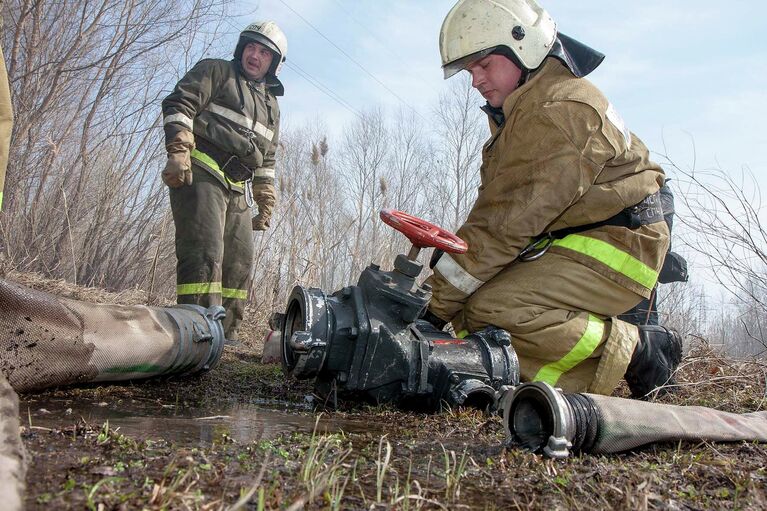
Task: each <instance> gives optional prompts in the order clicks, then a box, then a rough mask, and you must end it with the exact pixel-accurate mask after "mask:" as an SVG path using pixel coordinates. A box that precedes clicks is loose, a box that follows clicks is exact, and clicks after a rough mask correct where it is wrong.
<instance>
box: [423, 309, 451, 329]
mask: <svg viewBox="0 0 767 511" xmlns="http://www.w3.org/2000/svg"><path fill="white" fill-rule="evenodd" d="M421 320H423V321H426V322H427V323H429V324H430V325H432V326H433V327H434V328H436V329H437V330H442V329H443V328H445V325H447V321H445V320H443V319H441V318H439V317H437V316H436V315H434V313H432V312H431V311H430V310H429V309H426V312H424V313H423V316H421Z"/></svg>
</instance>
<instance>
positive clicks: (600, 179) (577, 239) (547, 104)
mask: <svg viewBox="0 0 767 511" xmlns="http://www.w3.org/2000/svg"><path fill="white" fill-rule="evenodd" d="M503 112H504V115H505V122H504V123H503V124H502V125H500V126H498V125H497V124H496V123H495V122H494V121H493V120H492V117H491V119H490V129H491V133H492V135H491V138H490V139H489V140H488V141H487V142H486V144H485V146H484V149H483V153H482V167H481V169H480V177H481V185H480V187H479V193H478V197H477V200H476V202H475V204H474V206H473V207H472V210H471V212H470V213H469V216H468V218H467V220H466V222H465V223H464V225H463V226H462V227H461V228H460V229H459V230H458V233H457V234H458V236H460V237H461V238H463V239H464V240H465V241H466V242H467V243H468V246H469V250H468V252H466V253H465V254H460V255H459V254H451V255H448V254H445V255H444V256H443V257H442V258H441V259H440V260H439V262H438V263H437V265H436V266H435V270H436V271H435V273H434V275H433V276H431V277H430V278H429V281H428V282H429V283H430V284H431V285H432V287H433V292H434V297H433V299H432V301H431V304H430V307H429V308H430V310H431V311H432V312H433V313H434V314H436V315H438V316H440V317H441V318H443V319H445V320H449V319H451V318H453V317H454V316H455V314H456V313H457V312H458V311H460V310H461V308H462V307H463V304H464V303H465V301H466V300H467V299H468V297H469V296H471V294H473V293H474V292H475V291H476V290H477V289H479V287H481V286H482V285H483V284H484V283H485V282H487V281H488V280H490V279H491V278H493V277H494V276H495V275H496V274H498V273H499V272H500V271H501V270H502V269H503V268H505V267H506V266H508V265H510V264H512V263H513V262H514V261H515V259H516V257H517V255H518V254H519V252H520V251H521V250H522V249H523V248H524V247H525V246H527V245H528V244H529V243H530V242H531V240H533V239H535V238H537V237H538V236H540V235H541V234H543V233H546V232H551V231H556V230H559V229H564V228H567V227H575V226H581V225H588V224H592V223H595V222H599V221H602V220H605V219H607V218H610V217H612V216H613V215H615V214H617V213H618V212H620V211H621V210H623V209H625V208H627V207H629V206H632V205H634V204H637V203H638V202H640V201H641V200H642V199H644V198H645V197H647V196H648V195H650V194H652V193H654V192H656V191H657V190H658V189H659V188H660V186H661V185H662V184H663V182H664V175H663V171H662V170H661V168H660V167H659V166H658V165H657V164H655V163H653V162H652V161H650V160H649V153H648V150H647V148H646V147H645V146H644V144H643V143H642V142H641V141H640V140H639V139H638V138H637V137H636V136H634V135H633V134H632V133H631V132H630V131H629V130H628V129H627V128H626V127H625V125H624V123H623V121H622V120H621V119H620V117H619V116H618V114H617V112H616V110H615V108H614V107H613V106H612V105H611V104H610V103H609V102H608V101H607V99H606V98H605V97H604V95H603V94H602V93H601V92H600V91H599V90H598V89H597V88H596V87H595V86H594V85H592V84H591V83H590V82H589V81H588V80H586V79H584V78H575V77H574V76H573V75H572V74H571V73H570V72H569V70H568V69H567V68H566V67H565V66H564V65H562V64H561V63H560V62H559V61H558V60H556V59H551V58H550V59H548V60H547V61H546V62H545V63H544V65H543V67H542V68H541V69H540V70H539V71H537V72H536V73H535V74H533V75H532V77H531V78H530V80H528V82H527V83H525V84H524V85H523V86H521V87H520V88H518V89H517V90H515V91H514V92H513V93H512V94H511V95H510V96H509V97H508V98H506V101H505V102H504V104H503ZM667 245H668V239H667V231H663V232H661V233H659V234H657V236H638V235H636V233H635V232H633V231H630V230H629V229H626V228H624V227H610V226H608V227H602V228H599V229H596V230H593V231H585V232H582V233H579V234H577V235H570V236H567V237H565V238H563V239H562V240H558V241H557V242H556V243H555V244H554V246H553V247H552V248H551V250H552V251H558V252H561V253H566V254H567V255H568V256H571V257H572V258H573V259H576V260H578V261H579V262H582V263H583V264H586V265H588V266H589V267H592V268H594V269H595V270H597V271H599V272H600V273H602V274H604V275H606V276H608V277H610V278H612V279H613V280H615V281H617V282H619V283H620V284H621V285H623V286H624V287H627V288H628V289H630V290H632V291H634V292H636V293H638V294H640V295H643V296H649V293H650V289H651V288H652V287H653V285H654V284H655V280H657V271H658V269H659V267H660V264H661V263H662V261H663V253H664V252H665V250H666V247H667ZM541 279H542V280H541V285H556V283H554V282H549V283H546V282H545V275H542V276H541Z"/></svg>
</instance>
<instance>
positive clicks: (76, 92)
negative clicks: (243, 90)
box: [0, 0, 226, 289]
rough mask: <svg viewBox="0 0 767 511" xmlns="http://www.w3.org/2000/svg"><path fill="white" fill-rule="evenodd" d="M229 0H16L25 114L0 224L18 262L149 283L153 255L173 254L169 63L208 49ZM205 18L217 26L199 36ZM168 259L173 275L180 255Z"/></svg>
mask: <svg viewBox="0 0 767 511" xmlns="http://www.w3.org/2000/svg"><path fill="white" fill-rule="evenodd" d="M225 2H226V0H224V2H213V3H209V2H202V1H201V0H191V1H189V2H182V3H178V2H169V1H167V0H148V1H144V0H127V1H120V2H117V1H115V0H98V1H97V2H89V1H85V0H65V1H56V2H54V1H51V0H13V1H10V2H6V3H5V5H4V8H3V19H4V22H5V30H4V32H3V46H4V47H5V48H6V49H7V53H8V56H9V57H8V66H9V78H10V82H11V88H12V100H13V104H14V109H15V116H16V123H15V125H14V132H13V138H12V149H11V155H10V164H9V168H8V176H7V181H6V190H7V193H6V197H7V202H6V204H5V206H6V208H5V209H4V212H3V214H2V216H0V234H1V235H2V242H3V243H4V244H5V245H7V252H8V254H9V256H10V257H11V259H12V260H13V262H14V263H15V264H16V265H17V266H18V267H19V268H21V269H25V270H36V271H43V272H45V273H48V274H50V275H53V276H57V277H64V278H67V279H69V280H72V281H75V282H78V283H83V284H92V285H93V284H98V285H102V286H105V287H108V288H113V289H121V288H124V287H128V286H144V285H148V282H147V271H146V268H147V264H152V263H155V264H154V268H155V269H157V264H160V263H165V259H166V258H162V259H160V258H158V257H157V254H158V251H157V247H158V243H162V244H163V246H164V247H165V250H164V252H165V251H167V250H168V249H169V248H170V245H169V239H170V236H169V234H168V230H167V229H165V228H164V226H165V225H166V221H167V216H166V215H165V211H166V202H165V198H164V196H165V191H164V187H162V186H161V183H160V182H159V179H158V178H157V176H158V171H159V168H160V165H161V159H162V158H161V156H162V154H163V151H162V143H161V141H162V135H161V130H160V129H159V127H158V120H159V114H160V108H159V98H160V97H161V95H162V91H163V89H166V90H167V87H168V84H169V83H172V81H173V79H174V78H175V76H174V75H173V71H174V67H175V66H169V65H168V63H169V61H173V60H176V59H179V60H184V58H185V57H187V58H188V56H189V55H190V54H191V53H192V52H193V51H195V50H196V51H201V49H202V48H203V47H204V46H205V44H206V43H205V41H204V38H205V37H209V38H212V37H214V36H215V31H216V26H217V24H216V22H217V20H220V19H221V18H222V17H221V14H222V13H223V12H225V9H226V3H225ZM203 25H204V26H205V27H206V30H209V31H211V30H212V32H208V33H206V34H205V36H204V37H202V38H200V31H199V30H200V28H201V27H202V26H203ZM190 41H193V43H192V45H191V46H187V45H188V44H190ZM194 41H196V42H194ZM164 267H165V269H164V270H163V271H161V272H160V273H162V274H163V275H165V276H166V278H165V280H169V279H170V276H171V275H172V263H170V262H168V263H167V264H164ZM152 275H153V277H154V276H155V275H157V272H156V271H155V272H153V273H152ZM160 280H163V279H160Z"/></svg>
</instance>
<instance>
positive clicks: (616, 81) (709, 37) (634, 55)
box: [227, 0, 767, 221]
mask: <svg viewBox="0 0 767 511" xmlns="http://www.w3.org/2000/svg"><path fill="white" fill-rule="evenodd" d="M454 3H455V2H454V0H409V1H408V0H249V3H248V2H245V3H242V4H238V5H239V7H238V9H241V11H242V12H243V13H244V15H243V16H242V17H239V18H235V19H233V20H232V22H231V23H230V25H231V26H232V27H235V26H237V27H239V26H242V27H244V26H245V25H247V24H248V23H249V22H250V21H253V20H258V19H273V20H275V21H276V22H277V23H278V24H279V25H280V27H282V29H283V30H284V32H285V33H286V35H287V38H288V44H289V50H288V60H287V63H286V66H285V67H284V68H283V71H282V73H281V75H280V78H281V79H282V81H283V83H284V84H285V89H286V93H285V96H284V97H283V98H281V99H280V106H281V111H282V116H283V121H284V122H285V123H286V124H287V125H288V126H291V125H293V126H297V125H301V124H302V123H304V122H310V121H313V120H317V119H319V120H321V121H322V122H323V123H324V125H325V126H327V127H328V130H329V134H330V138H331V144H332V139H333V134H337V133H340V132H341V130H342V129H343V127H344V126H345V125H346V124H348V123H350V122H352V121H353V120H354V118H355V115H356V114H355V112H362V111H365V110H367V109H370V108H373V107H378V106H383V107H384V108H387V109H390V110H392V111H393V110H394V109H397V108H400V107H404V108H406V109H412V110H415V111H416V112H418V113H419V114H420V115H421V116H422V117H423V118H429V116H430V113H431V111H432V109H433V108H434V106H435V104H436V102H437V98H438V97H439V94H440V93H441V92H443V91H445V90H446V87H447V85H448V83H447V82H446V81H444V80H443V78H442V71H441V69H440V57H439V47H438V36H439V30H440V26H441V24H442V21H443V19H444V17H445V15H446V14H447V12H448V11H449V10H450V8H451V7H452V6H453V5H454ZM541 3H542V5H543V6H544V7H545V8H546V9H547V10H548V11H549V13H550V14H551V15H552V17H553V18H554V19H555V20H556V22H557V24H558V29H559V30H560V31H562V32H564V33H566V34H568V35H569V36H571V37H574V38H576V39H578V40H580V41H581V42H583V43H585V44H588V45H589V46H591V47H593V48H595V49H597V50H599V51H601V52H602V53H604V54H605V55H606V58H605V60H604V62H603V63H602V65H601V66H600V67H599V68H598V69H597V70H596V71H595V72H593V73H592V74H591V75H590V76H589V79H590V80H591V81H592V82H594V83H595V84H596V85H597V86H598V87H599V88H600V89H601V90H602V91H603V92H604V93H605V94H606V96H607V97H608V98H609V100H610V101H611V102H612V103H613V105H614V106H615V107H616V108H617V110H618V111H619V112H620V114H621V116H622V117H623V119H624V120H625V122H626V124H627V125H628V127H629V129H630V130H631V131H632V132H633V133H634V134H635V135H637V136H638V137H639V138H641V139H642V140H643V141H644V142H645V144H646V145H647V146H648V147H649V148H650V150H651V152H654V153H656V157H655V159H656V160H663V159H664V158H663V156H662V155H665V156H668V157H669V158H671V160H673V161H674V162H675V163H676V164H677V165H678V166H679V167H681V168H683V169H685V170H690V169H693V168H694V169H695V170H696V171H701V170H707V169H711V168H717V169H722V170H723V171H725V172H727V173H728V174H730V175H734V176H735V175H738V174H739V173H740V172H741V171H742V170H744V169H746V170H747V171H750V172H751V173H752V174H753V175H754V176H756V180H757V186H758V187H759V189H762V190H767V157H765V155H763V154H762V152H761V151H762V150H763V149H764V148H767V130H765V129H764V128H763V120H764V119H767V87H765V81H767V44H765V40H764V38H762V37H761V34H762V24H763V20H764V19H765V18H767V3H764V2H761V1H757V0H748V1H746V0H730V1H729V2H721V1H720V0H698V1H694V2H693V1H692V0H677V1H676V2H668V1H663V0H643V1H641V2H626V1H624V2H615V1H608V0H581V1H578V2H574V1H572V0H548V1H541ZM227 37H230V38H231V45H232V46H234V44H235V41H236V37H237V35H236V33H235V32H234V31H232V33H231V34H229V35H228V36H227ZM453 80H455V78H453ZM478 99H480V98H479V96H478ZM668 170H669V169H667V171H668ZM669 174H672V175H673V170H671V171H669ZM762 218H765V219H767V214H765V212H762ZM766 221H767V220H766Z"/></svg>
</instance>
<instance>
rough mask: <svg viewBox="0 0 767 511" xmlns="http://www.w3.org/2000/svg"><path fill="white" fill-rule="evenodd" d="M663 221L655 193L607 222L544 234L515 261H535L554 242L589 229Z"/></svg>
mask: <svg viewBox="0 0 767 511" xmlns="http://www.w3.org/2000/svg"><path fill="white" fill-rule="evenodd" d="M663 220H664V218H663V207H662V206H661V202H660V192H655V193H653V194H652V195H648V196H647V197H645V198H644V199H643V200H642V201H641V202H639V203H638V204H635V205H633V206H631V207H628V208H626V209H624V210H622V211H620V212H619V213H618V214H617V215H615V216H612V217H610V218H608V219H607V220H602V221H601V222H595V223H593V224H588V225H578V226H576V227H568V228H566V229H560V230H558V231H552V232H548V233H544V234H542V235H541V236H538V237H537V238H535V239H534V240H532V241H531V242H530V244H529V245H527V246H526V247H525V248H523V249H522V251H520V253H519V255H518V256H517V259H518V260H520V261H522V262H528V261H535V260H536V259H538V258H539V257H541V256H542V255H543V254H545V253H546V252H547V251H548V250H549V248H550V247H551V245H552V243H553V242H554V240H558V239H562V238H564V237H565V236H569V235H570V234H577V233H579V232H584V231H590V230H591V229H596V228H598V227H604V226H606V225H612V226H618V227H627V228H629V229H639V228H640V227H641V226H643V225H648V224H654V223H656V222H662V221H663Z"/></svg>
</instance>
